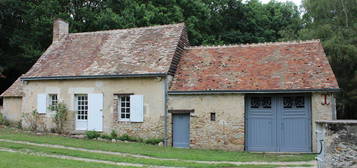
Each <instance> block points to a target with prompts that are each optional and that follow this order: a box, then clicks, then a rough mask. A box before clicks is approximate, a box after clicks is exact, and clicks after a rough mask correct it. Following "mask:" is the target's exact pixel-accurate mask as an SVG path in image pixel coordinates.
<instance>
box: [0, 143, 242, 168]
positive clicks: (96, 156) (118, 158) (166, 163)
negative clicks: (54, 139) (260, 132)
mask: <svg viewBox="0 0 357 168" xmlns="http://www.w3.org/2000/svg"><path fill="white" fill-rule="evenodd" d="M0 147H3V148H8V149H14V150H20V151H26V152H29V151H31V152H35V153H45V154H55V155H66V156H74V157H80V158H88V159H97V160H105V161H114V162H126V163H138V164H145V165H157V166H174V167H207V168H209V167H235V165H232V164H203V163H192V162H185V161H167V160H165V161H163V160H155V159H144V158H135V157H128V156H118V155H110V154H98V153H92V152H83V151H76V150H69V149H56V148H49V147H39V146H32V145H25V144H16V143H9V142H0Z"/></svg>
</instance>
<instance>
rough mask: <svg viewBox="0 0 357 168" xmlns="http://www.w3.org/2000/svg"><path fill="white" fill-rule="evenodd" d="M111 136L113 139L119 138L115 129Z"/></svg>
mask: <svg viewBox="0 0 357 168" xmlns="http://www.w3.org/2000/svg"><path fill="white" fill-rule="evenodd" d="M110 137H111V138H112V139H116V138H118V134H117V133H116V132H115V131H114V130H112V132H111V133H110Z"/></svg>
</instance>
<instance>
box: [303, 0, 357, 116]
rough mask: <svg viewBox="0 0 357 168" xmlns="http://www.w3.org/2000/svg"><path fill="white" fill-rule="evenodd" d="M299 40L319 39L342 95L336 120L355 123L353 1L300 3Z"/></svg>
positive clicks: (356, 12) (356, 17)
mask: <svg viewBox="0 0 357 168" xmlns="http://www.w3.org/2000/svg"><path fill="white" fill-rule="evenodd" d="M303 4H304V8H305V10H306V14H305V15H304V16H303V19H304V23H305V24H306V27H305V28H304V29H302V30H301V31H300V32H299V38H301V39H312V38H315V39H321V41H322V45H323V47H324V50H325V52H326V55H327V56H328V58H329V61H330V64H331V66H332V69H333V71H334V73H335V75H336V77H337V80H338V83H339V86H340V88H342V89H343V90H342V92H341V93H340V94H338V95H337V103H338V104H337V108H338V112H339V113H338V114H339V118H355V119H357V110H356V109H357V1H356V0H328V1H326V0H304V1H303Z"/></svg>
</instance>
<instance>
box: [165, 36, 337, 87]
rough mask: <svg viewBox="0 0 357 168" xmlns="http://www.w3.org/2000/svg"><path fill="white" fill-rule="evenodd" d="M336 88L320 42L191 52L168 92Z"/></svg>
mask: <svg viewBox="0 0 357 168" xmlns="http://www.w3.org/2000/svg"><path fill="white" fill-rule="evenodd" d="M327 88H338V84H337V81H336V78H335V75H334V73H333V72H332V69H331V67H330V64H329V62H328V60H327V58H326V56H325V53H324V51H323V48H322V46H321V44H320V42H319V41H317V40H313V41H305V42H279V43H268V44H251V45H233V46H213V47H190V48H187V49H186V51H185V53H184V55H183V56H182V58H181V60H180V63H179V65H178V68H177V72H176V75H175V77H174V79H173V82H172V85H171V87H170V90H171V91H206V90H295V89H327Z"/></svg>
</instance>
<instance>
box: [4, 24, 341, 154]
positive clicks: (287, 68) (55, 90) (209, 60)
mask: <svg viewBox="0 0 357 168" xmlns="http://www.w3.org/2000/svg"><path fill="white" fill-rule="evenodd" d="M337 91H339V87H338V84H337V81H336V78H335V76H334V74H333V72H332V69H331V67H330V65H329V62H328V60H327V58H326V56H325V54H324V51H323V48H322V46H321V44H320V42H319V41H318V40H312V41H302V42H277V43H264V44H263V43H262V44H245V45H230V46H209V47H205V46H196V47H192V46H190V45H189V41H188V38H187V33H186V29H185V25H184V24H172V25H161V26H152V27H142V28H131V29H120V30H108V31H97V32H84V33H69V32H68V24H67V23H66V22H65V21H63V20H61V19H58V20H56V21H55V23H54V29H53V43H52V44H51V45H50V46H49V48H48V49H47V50H46V51H45V52H44V53H43V55H42V56H41V57H40V58H39V59H38V61H37V62H36V63H35V64H34V65H33V67H32V68H31V69H30V70H29V71H28V72H27V73H25V74H23V75H22V76H21V77H20V78H19V79H18V80H17V81H16V82H15V83H14V84H13V85H12V86H11V87H10V88H9V89H7V90H6V91H5V92H4V93H2V94H1V96H2V97H3V99H4V110H3V113H4V115H5V117H6V118H7V119H9V120H11V121H18V120H21V119H22V115H23V114H26V113H30V112H32V111H33V110H37V111H38V113H39V114H40V115H41V119H42V121H43V125H44V127H45V128H46V129H49V128H51V127H53V126H54V124H53V122H52V119H51V117H52V116H53V112H51V111H50V110H48V108H47V107H48V106H50V105H54V104H56V103H58V102H63V103H65V104H66V105H67V106H68V108H69V109H70V110H71V113H70V115H69V117H68V118H69V120H68V121H67V123H66V130H67V131H68V132H83V131H86V130H95V131H101V132H105V133H110V132H111V131H112V130H114V131H116V132H117V133H118V134H124V133H126V134H129V135H131V136H137V137H141V138H154V137H155V138H164V139H165V143H166V144H167V145H172V146H174V147H191V148H206V149H226V150H246V151H267V152H316V143H315V132H314V131H313V130H315V127H316V126H315V122H314V121H316V120H322V119H323V120H328V119H333V118H334V117H335V115H336V112H335V99H334V96H333V95H334V93H335V92H337ZM23 125H26V123H24V121H23Z"/></svg>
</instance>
